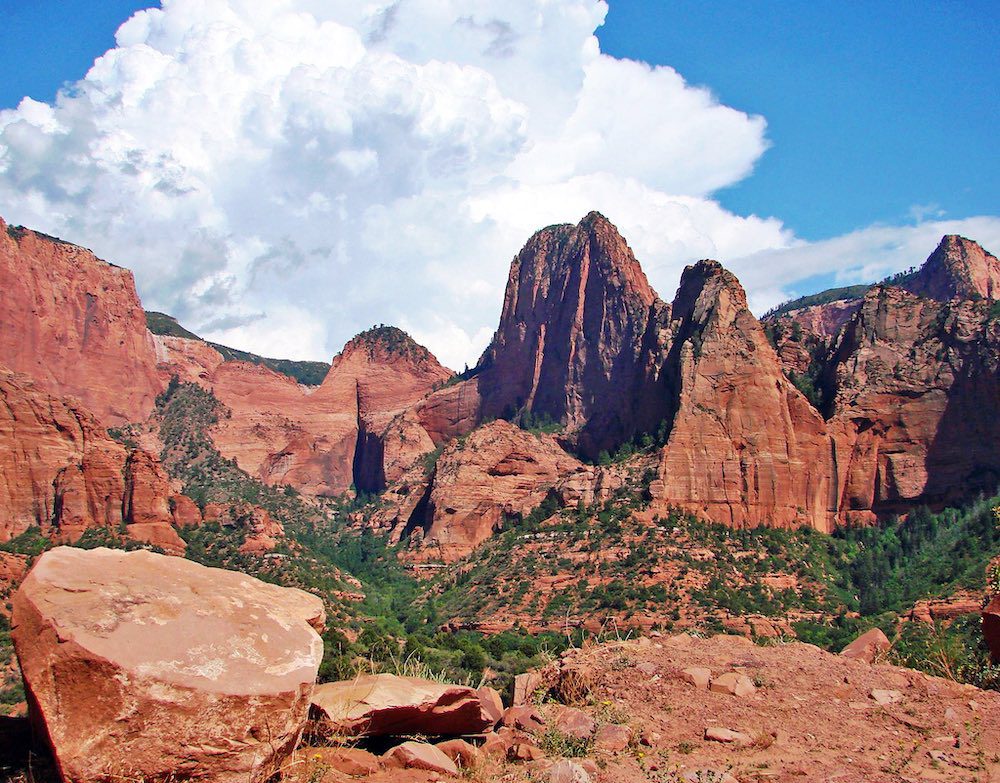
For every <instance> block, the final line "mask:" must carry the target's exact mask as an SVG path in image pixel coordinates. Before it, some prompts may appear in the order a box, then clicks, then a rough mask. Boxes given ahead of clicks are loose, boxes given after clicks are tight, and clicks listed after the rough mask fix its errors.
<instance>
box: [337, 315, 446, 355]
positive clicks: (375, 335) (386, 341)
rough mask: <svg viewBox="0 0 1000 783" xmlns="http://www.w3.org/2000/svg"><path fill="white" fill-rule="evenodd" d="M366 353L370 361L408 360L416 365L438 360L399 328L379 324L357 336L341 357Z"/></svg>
mask: <svg viewBox="0 0 1000 783" xmlns="http://www.w3.org/2000/svg"><path fill="white" fill-rule="evenodd" d="M357 352H365V353H367V355H368V359H369V360H373V359H378V360H387V359H407V360H409V361H411V362H413V363H414V364H420V363H422V362H427V361H432V362H434V363H435V364H437V359H435V358H434V356H433V355H432V354H431V352H430V351H429V350H427V349H426V348H425V347H424V346H422V345H421V344H420V343H418V342H417V341H416V340H414V339H413V338H412V337H410V335H409V334H407V333H406V332H404V331H403V330H402V329H400V328H399V327H398V326H387V325H385V324H378V325H377V326H372V327H371V328H370V329H366V330H365V331H363V332H360V333H359V334H357V335H355V336H354V337H352V338H351V340H350V341H348V343H347V345H345V346H344V349H343V350H342V351H341V353H340V355H341V356H348V355H351V354H354V353H357Z"/></svg>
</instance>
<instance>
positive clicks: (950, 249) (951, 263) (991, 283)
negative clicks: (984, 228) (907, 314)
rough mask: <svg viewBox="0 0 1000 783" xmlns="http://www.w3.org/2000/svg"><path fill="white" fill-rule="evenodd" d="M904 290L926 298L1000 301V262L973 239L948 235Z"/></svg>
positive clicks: (905, 284)
mask: <svg viewBox="0 0 1000 783" xmlns="http://www.w3.org/2000/svg"><path fill="white" fill-rule="evenodd" d="M903 287H904V288H906V290H907V291H909V292H910V293H912V294H916V295H917V296H921V297H924V298H926V299H937V300H939V301H942V302H947V301H949V300H951V299H955V298H959V299H997V298H1000V261H997V259H996V256H994V255H993V254H992V253H988V252H987V251H986V250H984V249H983V248H982V247H981V246H980V245H979V244H978V243H977V242H973V241H972V240H971V239H966V238H965V237H960V236H957V235H955V234H949V235H948V236H945V237H943V238H942V239H941V243H940V244H939V245H938V246H937V249H936V250H935V251H934V252H933V253H932V254H931V255H930V257H929V258H928V259H927V261H926V262H924V265H923V266H922V267H921V268H920V270H919V271H918V272H917V274H916V275H914V276H913V278H912V279H910V280H907V281H906V282H905V283H904V284H903Z"/></svg>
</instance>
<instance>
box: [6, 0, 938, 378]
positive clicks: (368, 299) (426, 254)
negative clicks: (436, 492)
mask: <svg viewBox="0 0 1000 783" xmlns="http://www.w3.org/2000/svg"><path fill="white" fill-rule="evenodd" d="M470 9H473V10H470ZM606 12H607V7H606V5H605V4H604V3H603V2H598V0H502V1H501V0H480V1H479V2H476V3H469V2H468V0H395V1H394V2H390V1H389V0H164V2H163V7H162V8H159V9H152V10H149V11H144V12H140V13H138V14H136V15H135V16H134V17H133V18H132V19H130V20H129V21H128V22H126V23H125V24H124V25H122V27H121V28H120V29H119V31H118V34H117V47H116V48H115V49H112V50H111V51H109V52H108V53H107V54H105V55H104V56H103V57H101V58H100V59H99V60H98V61H97V62H96V63H95V64H94V66H93V68H92V69H91V70H90V72H89V73H88V74H87V75H86V77H85V78H84V79H82V80H81V81H80V82H78V83H77V84H75V85H74V86H73V87H72V89H70V90H68V91H65V92H63V93H61V94H60V95H59V96H58V97H57V99H56V101H55V102H54V104H52V105H51V106H50V105H46V104H42V103H38V102H36V101H32V100H30V99H25V100H24V101H23V102H22V103H21V105H20V106H19V107H18V108H17V109H13V110H7V111H3V112H0V214H3V215H4V217H6V218H7V219H8V220H10V221H12V222H17V223H23V224H25V225H29V226H32V227H35V228H38V229H40V230H42V231H46V232H48V233H53V234H57V235H60V236H63V237H64V238H66V239H69V240H71V241H75V242H78V243H80V244H83V245H86V246H88V247H91V248H93V249H94V250H95V251H96V252H97V253H98V254H99V255H101V256H103V257H105V258H108V259H109V260H113V261H115V262H116V263H120V264H123V265H126V266H129V267H131V268H132V269H133V270H134V271H135V273H136V279H137V282H138V284H139V288H140V293H141V294H142V296H143V299H144V302H145V303H146V305H147V306H148V307H150V308H155V309H160V310H164V311H167V312H170V313H172V314H174V315H176V316H177V317H179V318H180V320H181V321H182V323H184V324H185V325H187V326H188V327H189V328H192V329H195V330H197V331H200V332H202V333H204V334H205V335H206V336H209V337H211V338H213V339H216V340H219V341H222V342H229V343H230V344H233V345H234V346H236V347H239V348H245V349H249V350H255V351H257V352H259V353H265V354H276V353H281V354H283V355H286V356H289V357H291V358H329V357H330V355H332V354H333V353H334V352H336V351H337V350H339V348H340V347H341V346H342V345H343V343H344V342H346V340H347V339H349V338H350V337H351V336H352V335H353V334H355V333H356V332H358V331H360V330H361V329H363V328H366V327H367V326H370V325H371V324H372V323H398V324H400V325H402V326H403V327H404V328H408V329H409V330H411V331H412V332H413V333H414V335H415V336H416V337H417V338H418V339H422V340H425V341H426V344H427V345H428V347H430V348H431V350H433V351H434V352H435V353H436V354H438V355H439V356H440V357H441V358H442V360H444V361H445V362H446V363H448V364H450V365H451V366H454V367H460V366H461V365H462V364H464V363H466V362H468V363H473V362H474V361H475V360H476V359H477V358H478V356H479V354H480V353H481V351H482V349H483V348H484V346H485V343H486V341H487V340H488V338H489V336H490V335H491V334H492V331H493V329H494V328H495V326H496V319H497V316H498V314H499V310H500V305H501V301H502V297H503V290H504V284H505V282H506V274H507V268H508V264H509V262H510V259H511V258H512V257H513V255H514V254H515V253H516V252H517V250H518V249H519V248H520V247H521V245H522V244H523V243H524V242H525V240H526V239H527V238H528V236H529V235H530V234H531V233H532V232H533V231H534V230H536V229H537V228H539V227H540V226H543V225H546V224H549V223H553V222H575V221H577V220H579V218H580V217H582V216H583V215H584V214H585V213H587V212H588V211H590V210H591V209H599V210H601V211H603V212H604V213H605V214H606V215H608V217H609V218H611V219H612V220H613V221H614V222H616V223H617V224H618V226H619V228H621V229H622V231H623V232H624V234H625V236H626V237H627V238H628V239H629V241H630V243H631V244H632V246H633V248H634V249H635V251H636V254H637V256H638V257H639V259H640V260H641V261H642V263H643V265H644V267H645V268H646V269H647V272H648V273H649V275H650V278H651V280H652V282H653V284H654V286H656V287H657V289H658V290H659V291H660V293H661V294H662V295H664V296H665V298H670V297H671V296H672V294H673V289H674V288H675V286H676V282H677V278H678V275H679V272H680V269H681V268H682V267H683V265H684V264H685V263H688V262H690V261H691V260H693V259H696V258H700V257H706V256H714V257H718V258H720V260H724V261H725V260H727V259H733V258H739V257H745V256H748V255H750V254H753V253H760V252H762V251H768V250H773V249H776V248H785V247H789V246H793V245H801V243H799V242H797V241H796V239H795V237H794V236H792V234H791V232H789V231H788V230H786V229H785V228H784V227H783V226H782V225H781V223H780V221H778V220H775V219H760V218H757V217H754V216H750V217H743V216H738V215H734V214H732V213H730V212H727V211H726V210H724V209H723V208H721V207H720V206H719V204H718V203H716V202H715V201H713V200H711V194H712V193H713V192H714V191H716V190H717V189H719V188H721V187H724V186H726V185H730V184H732V183H734V182H737V181H738V180H740V179H741V178H743V177H745V176H747V175H748V174H750V173H751V171H752V169H753V167H754V165H755V163H756V162H757V160H758V159H759V158H760V156H761V155H762V154H763V152H764V151H765V149H766V147H767V141H766V139H765V135H764V134H765V123H764V120H763V119H762V118H760V117H753V116H748V115H747V114H745V113H743V112H740V111H738V110H736V109H732V108H729V107H726V106H723V105H721V104H719V103H718V101H717V100H716V99H715V98H714V97H713V96H712V95H711V94H710V93H709V92H707V91H706V90H704V89H702V88H695V87H692V86H690V85H687V84H686V83H685V82H684V80H683V78H682V77H681V76H680V75H679V74H677V73H676V72H675V71H674V70H672V69H670V68H666V67H655V68H654V67H650V66H647V65H645V64H642V63H636V62H629V61H623V60H616V59H614V58H611V57H608V56H607V55H603V54H601V52H600V50H599V46H598V42H597V39H596V38H595V37H594V34H593V33H594V30H595V29H596V28H597V27H598V26H599V25H600V24H601V23H602V21H603V19H604V15H605V13H606ZM928 225H931V224H928ZM890 231H891V230H890ZM934 241H936V240H931V241H929V246H928V247H925V248H922V249H921V250H920V253H919V254H918V257H922V256H923V255H926V254H927V252H929V248H930V247H933V244H934ZM861 245H864V243H861ZM861 245H858V246H857V247H859V248H860V247H861ZM830 247H831V248H833V247H834V246H830ZM864 247H865V248H867V250H864V251H863V252H866V253H869V255H868V256H865V258H866V259H868V260H867V261H866V262H865V263H868V264H872V263H874V264H876V265H878V263H880V261H879V258H880V257H879V256H878V255H877V254H875V255H871V253H872V248H871V246H870V245H864ZM858 252H859V253H860V252H862V250H858ZM831 254H832V250H831V251H830V252H822V249H820V250H814V251H813V254H812V255H809V256H806V257H805V258H806V259H807V260H806V261H803V262H791V261H789V260H788V259H789V258H790V256H788V255H782V254H780V253H779V254H776V255H771V256H763V255H760V256H757V258H758V262H756V263H758V264H759V263H763V259H769V260H768V261H767V263H768V264H772V263H773V264H774V266H775V270H776V274H775V275H774V277H773V279H769V278H768V276H767V275H766V274H760V275H755V273H754V272H753V268H752V267H753V265H752V264H749V265H748V264H744V265H743V266H744V267H745V268H746V269H747V271H748V272H749V273H750V275H749V278H748V281H747V282H748V283H751V286H750V287H751V288H752V289H753V291H754V293H755V294H756V288H759V289H760V290H761V291H762V292H764V295H765V298H766V297H767V296H772V295H775V292H780V291H783V290H785V289H787V288H789V287H790V286H791V285H792V284H793V283H794V282H795V280H798V279H802V278H803V277H807V276H808V275H809V274H811V273H813V272H814V271H815V267H812V266H810V265H813V264H820V263H824V264H826V263H834V259H832V256H831ZM859 258H860V256H859ZM838 263H839V261H838ZM858 263H861V262H860V261H859V262H858ZM909 263H912V259H907V260H906V262H905V263H904V264H903V265H904V266H905V265H909ZM846 268H847V267H845V269H846ZM811 269H812V270H813V271H810V270H811ZM767 292H770V293H767Z"/></svg>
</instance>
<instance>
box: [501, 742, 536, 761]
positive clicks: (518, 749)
mask: <svg viewBox="0 0 1000 783" xmlns="http://www.w3.org/2000/svg"><path fill="white" fill-rule="evenodd" d="M507 758H509V759H511V760H512V761H540V760H541V759H544V758H545V752H544V751H543V750H542V749H541V748H539V747H538V746H537V745H532V744H531V743H530V742H518V743H517V744H515V745H513V746H512V747H511V748H510V750H508V751H507Z"/></svg>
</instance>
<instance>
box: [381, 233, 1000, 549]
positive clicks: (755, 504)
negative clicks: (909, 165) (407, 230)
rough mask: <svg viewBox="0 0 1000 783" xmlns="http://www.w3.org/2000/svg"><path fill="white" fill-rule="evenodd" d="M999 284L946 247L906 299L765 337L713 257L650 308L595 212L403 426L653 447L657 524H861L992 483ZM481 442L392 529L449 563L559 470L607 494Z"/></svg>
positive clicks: (583, 451)
mask: <svg viewBox="0 0 1000 783" xmlns="http://www.w3.org/2000/svg"><path fill="white" fill-rule="evenodd" d="M998 274H1000V268H998V264H997V260H996V259H995V258H994V257H993V256H991V255H990V254H989V253H986V252H985V251H984V250H983V249H982V248H980V247H979V246H978V245H976V244H975V243H974V242H971V241H969V240H966V239H962V238H960V237H945V238H944V240H942V242H941V245H940V246H939V247H938V249H937V250H936V251H935V252H934V254H932V255H931V257H930V258H929V259H928V261H927V263H926V264H925V265H924V266H923V268H922V269H921V270H920V271H919V272H917V273H915V274H912V275H909V276H904V277H902V278H899V279H898V280H897V282H899V281H901V285H905V286H906V287H907V288H909V289H911V290H906V289H905V288H903V287H900V286H894V285H888V284H886V285H879V286H873V287H872V288H871V289H870V290H869V291H868V294H867V295H866V296H864V297H863V298H862V299H852V300H844V301H839V300H838V301H833V302H829V303H826V304H822V305H814V306H811V307H809V308H807V309H803V310H799V311H792V312H790V313H788V314H787V315H783V316H782V317H781V318H780V319H775V320H773V321H771V322H769V323H768V324H767V329H766V330H765V328H764V326H762V324H761V323H759V322H758V321H757V319H756V318H755V317H754V316H753V315H752V314H751V312H750V311H749V309H748V308H747V302H746V296H745V293H744V291H743V289H742V287H741V286H740V284H739V282H738V281H737V280H736V278H735V277H734V276H733V275H732V274H731V273H729V272H728V271H726V270H725V269H724V268H723V267H722V266H720V265H719V264H718V263H717V262H714V261H702V262H699V263H698V264H695V265H693V266H690V267H688V268H687V269H686V270H685V271H684V274H683V276H682V279H681V283H680V287H679V289H678V291H677V294H676V296H675V298H674V301H673V302H672V303H671V304H670V305H667V304H665V303H663V302H661V301H660V300H659V299H657V297H656V295H655V293H654V292H653V291H652V289H651V288H650V287H649V285H648V283H647V282H646V279H645V276H644V275H643V274H642V272H641V270H640V269H639V266H638V263H637V262H636V261H635V258H634V257H633V256H632V254H631V252H630V251H629V249H628V246H627V245H626V244H625V242H624V240H623V239H621V237H620V236H618V233H617V231H616V230H615V228H614V226H612V225H611V224H610V223H609V222H608V221H607V220H606V219H604V218H603V217H602V216H600V215H598V214H596V213H592V214H591V215H588V216H587V217H586V218H584V220H583V221H582V222H581V223H580V224H579V225H578V226H555V227H550V228H547V229H544V230H542V231H540V232H539V233H538V234H536V235H535V236H534V237H532V239H531V240H529V242H528V243H527V245H525V248H524V249H523V250H522V251H521V253H520V254H519V255H518V256H517V257H516V258H515V260H514V263H513V265H512V267H511V273H510V278H509V281H508V286H507V294H506V298H505V302H504V309H503V315H502V317H501V322H500V328H499V329H498V330H497V333H496V336H495V337H494V340H493V342H492V344H491V345H490V347H489V349H488V350H487V351H486V353H485V354H484V357H483V360H482V361H481V363H480V366H479V367H477V368H476V370H475V372H474V373H473V374H472V375H473V377H472V378H471V379H470V380H466V381H464V382H463V383H461V384H458V385H456V386H454V387H451V388H449V389H443V390H441V391H438V392H435V393H434V394H432V395H431V396H430V397H428V398H426V399H425V400H424V401H422V402H421V403H419V404H418V406H417V407H416V409H415V414H414V415H413V416H412V417H411V418H412V421H411V427H412V429H413V430H414V431H415V432H417V433H418V434H420V435H427V436H428V437H427V438H425V439H424V443H425V446H424V448H425V449H426V448H427V447H428V446H429V444H430V443H434V444H441V443H443V442H445V441H446V440H447V439H448V437H453V436H455V435H462V434H465V433H467V432H468V431H469V430H470V429H471V428H472V426H473V425H474V424H475V423H477V422H478V421H479V420H482V419H487V420H488V419H491V418H494V417H503V418H511V419H515V420H521V421H522V423H523V421H524V420H525V419H526V420H527V421H529V422H533V423H536V424H537V423H539V422H548V421H549V420H552V421H554V422H558V424H559V425H561V426H562V432H561V434H560V435H559V443H560V444H561V445H563V446H564V447H568V448H570V449H571V450H574V451H575V452H576V453H577V455H578V456H582V457H584V458H586V457H591V458H593V457H594V456H596V451H597V450H598V449H608V450H614V449H615V448H616V447H617V446H619V445H620V444H622V443H623V442H624V441H626V440H628V439H629V438H632V437H633V436H634V435H636V434H638V433H643V432H645V433H647V434H648V435H647V438H646V442H647V444H649V442H650V441H651V437H649V436H650V435H652V434H653V433H655V434H656V436H657V438H658V440H659V450H658V452H657V454H658V456H657V460H656V462H657V467H656V476H655V478H654V480H653V481H652V483H651V485H650V488H649V492H650V494H651V495H652V498H653V509H654V510H659V511H666V510H668V509H669V508H671V507H681V508H684V509H685V510H688V511H691V512H694V513H696V514H698V515H700V516H703V517H705V518H707V519H710V520H713V521H717V522H723V523H725V524H728V525H733V526H737V527H741V526H754V525H773V526H779V527H800V526H809V527H812V528H815V529H818V530H822V531H831V530H832V529H833V528H834V527H835V526H837V525H838V524H845V523H870V522H872V521H874V519H875V518H876V516H877V515H880V514H888V513H894V512H899V511H903V510H905V509H906V508H909V507H912V505H914V504H916V503H943V502H947V501H952V500H958V499H960V498H961V497H963V496H966V495H967V494H968V493H969V492H970V491H975V490H977V489H992V488H994V487H995V486H996V483H997V481H998V480H1000V458H998V457H997V454H1000V374H998V363H1000V318H998V317H997V316H996V314H995V310H996V308H995V305H994V304H993V300H991V299H990V297H991V296H993V295H994V292H996V290H997V289H996V286H995V282H994V281H995V280H996V278H997V275H998ZM914 291H916V292H917V293H914ZM769 337H770V338H771V339H769ZM776 346H777V350H776ZM472 384H475V389H474V390H473V389H472V388H471V386H472ZM807 394H808V396H807ZM446 395H447V396H446ZM458 399H464V400H465V401H466V414H465V416H464V418H463V416H461V415H458V416H456V415H452V416H450V417H449V416H438V417H436V421H437V422H438V423H440V422H442V421H443V422H444V423H445V426H444V427H441V426H438V427H437V430H438V433H437V434H435V432H434V431H433V430H434V427H430V428H428V427H427V426H426V423H427V421H428V419H430V418H431V417H429V416H428V415H427V413H428V411H448V410H452V411H454V410H456V407H455V401H456V400H458ZM477 399H478V400H479V401H480V411H479V414H478V417H476V416H475V415H472V416H470V415H469V414H468V412H467V411H468V407H469V401H472V402H473V403H474V402H475V401H476V400H477ZM526 414H527V415H526ZM407 421H410V419H407ZM418 425H421V426H418ZM449 426H450V427H451V429H450V430H448V427H449ZM421 427H422V428H421ZM463 427H464V429H463ZM442 430H443V431H445V432H446V436H444V437H442V436H441V434H440V433H441V431H442ZM484 431H485V432H490V433H491V434H490V436H489V437H485V436H484V437H485V440H484V443H483V444H482V445H481V446H479V447H476V448H474V449H472V450H471V451H467V452H465V453H464V454H463V453H461V452H459V451H455V450H454V449H452V448H451V447H449V448H448V449H446V451H445V454H444V455H443V457H442V459H441V460H439V461H438V463H437V468H436V470H435V471H433V472H432V473H431V474H430V475H429V476H428V477H427V479H426V483H425V484H423V485H420V482H419V481H417V482H416V483H417V484H418V485H420V486H422V487H424V488H423V489H418V491H412V487H411V488H410V490H411V491H408V492H406V493H404V494H405V498H403V500H401V505H400V508H401V510H403V511H404V512H405V513H403V514H400V515H397V516H396V521H395V524H396V525H397V526H398V525H406V527H407V529H408V530H410V531H415V530H418V529H420V530H421V531H423V533H422V534H423V535H424V536H425V538H424V540H425V542H427V543H430V544H433V545H434V546H436V547H437V548H438V550H439V553H440V555H441V556H442V557H444V558H445V559H453V558H454V557H457V556H460V554H463V553H465V552H466V551H467V550H468V549H469V548H470V547H471V546H474V545H475V544H476V543H477V542H478V541H481V540H482V539H483V538H484V537H486V536H488V535H489V534H490V531H491V530H493V529H495V528H496V527H497V526H498V525H499V524H500V520H501V519H502V518H503V517H504V516H505V515H510V514H517V513H522V511H521V509H522V508H523V507H524V506H525V505H526V504H530V503H532V502H534V503H537V502H538V500H539V499H540V498H541V497H544V496H545V493H546V492H548V491H550V490H557V491H558V490H559V489H560V487H561V486H564V485H565V475H564V474H566V472H567V471H568V472H569V473H571V474H573V475H575V479H574V481H575V484H576V485H577V488H578V491H580V488H581V487H582V486H583V485H587V484H588V482H589V486H588V487H587V488H586V489H583V490H582V491H583V493H584V494H585V495H587V496H588V497H591V498H593V497H598V496H600V495H599V493H598V492H596V491H595V489H596V484H595V483H594V482H596V481H598V480H601V474H600V472H595V471H590V472H589V473H587V472H586V471H585V470H584V468H585V466H584V465H583V463H580V462H578V461H573V463H574V464H569V463H568V464H567V465H562V466H561V465H559V461H558V460H557V459H555V458H554V457H552V455H550V454H549V453H548V449H547V447H546V448H542V447H541V445H540V444H534V445H531V446H529V447H528V448H527V451H530V452H531V453H532V454H533V455H534V456H535V458H536V459H535V460H534V461H531V462H529V461H525V462H523V464H520V467H519V468H518V469H517V470H512V471H511V472H510V473H509V474H508V478H503V479H501V478H499V477H498V474H497V472H496V471H497V468H496V465H494V464H493V463H494V462H496V463H497V464H500V463H503V461H504V459H506V456H505V455H507V453H508V451H510V452H511V453H514V451H516V449H507V448H506V447H504V448H500V444H503V443H508V444H509V443H512V442H513V441H514V440H517V438H516V437H513V436H511V435H510V434H509V433H507V431H506V430H502V428H501V429H500V430H498V429H497V428H496V427H495V426H494V425H492V424H491V425H488V426H487V427H486V428H484V429H481V430H477V432H476V434H475V435H473V436H471V437H473V438H478V437H479V436H480V433H481V432H484ZM500 436H502V437H500ZM477 443H478V440H477ZM553 443H555V441H554V440H553ZM497 449H499V451H498V450H497ZM494 452H496V454H497V455H499V456H497V459H496V460H494V459H493V454H494ZM501 452H502V453H501ZM542 466H544V467H542ZM511 477H513V478H514V479H516V480H512V478H511ZM412 478H413V477H412V476H408V477H407V481H406V482H404V483H408V484H413V483H414V482H413V481H412ZM563 494H565V493H563ZM576 496H579V495H576ZM417 497H421V498H422V500H421V501H420V502H419V503H418V502H417V501H416V500H415V498H417ZM387 516H388V517H391V514H389V515H387V514H382V516H381V519H382V522H383V523H384V522H385V520H386V518H387ZM472 520H477V522H476V523H475V524H473V522H472ZM397 535H398V531H397Z"/></svg>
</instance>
